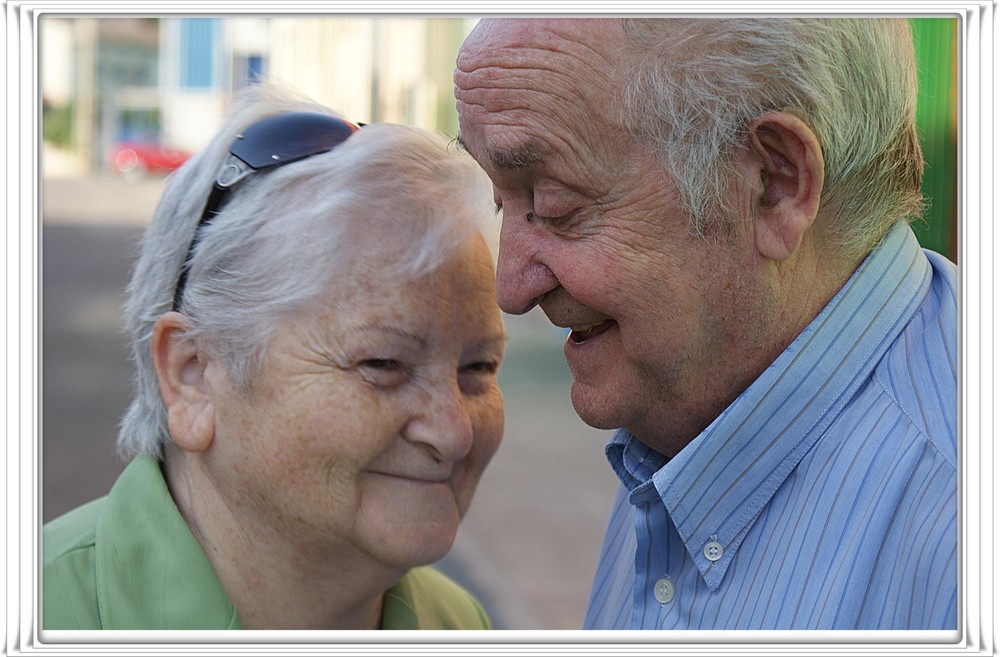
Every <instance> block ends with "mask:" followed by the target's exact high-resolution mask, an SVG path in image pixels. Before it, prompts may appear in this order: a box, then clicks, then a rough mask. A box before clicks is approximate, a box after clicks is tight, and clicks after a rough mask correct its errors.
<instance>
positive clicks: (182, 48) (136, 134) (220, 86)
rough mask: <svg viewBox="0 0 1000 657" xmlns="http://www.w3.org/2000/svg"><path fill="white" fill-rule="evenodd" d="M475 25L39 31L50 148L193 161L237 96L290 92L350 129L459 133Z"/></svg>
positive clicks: (51, 26) (165, 25) (152, 22)
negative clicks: (466, 45)
mask: <svg viewBox="0 0 1000 657" xmlns="http://www.w3.org/2000/svg"><path fill="white" fill-rule="evenodd" d="M473 23H474V20H471V19H465V18H422V17H413V18H408V17H388V18H380V17H347V18H334V17H315V16H310V17H295V16H286V17H280V16H264V17H221V18H220V17H205V18H201V17H193V18H138V17H129V18H89V17H80V18H64V17H56V16H44V17H43V18H42V19H41V22H40V34H41V38H40V45H41V48H42V56H41V64H42V66H41V71H42V76H41V77H42V80H41V82H42V103H43V108H44V124H45V126H44V127H45V130H46V133H45V136H46V142H48V143H50V144H53V145H55V146H58V147H60V148H62V149H63V150H68V151H70V152H71V153H73V154H75V155H76V156H77V159H78V160H79V161H80V163H81V168H82V169H83V172H94V171H97V170H100V169H101V168H102V167H104V166H106V162H107V159H108V153H109V152H110V151H111V150H112V149H113V148H114V147H115V145H116V144H119V143H121V142H123V141H141V142H147V143H158V144H162V145H165V146H170V147H175V148H180V149H182V150H187V151H193V150H197V149H198V148H200V147H201V146H202V145H204V144H205V143H206V142H207V140H208V139H209V138H210V136H211V135H212V134H214V132H215V130H216V129H217V127H218V124H219V122H220V121H221V119H222V117H223V116H224V113H225V107H226V104H227V102H228V100H229V99H230V98H231V96H232V93H233V92H234V91H235V90H237V89H239V88H241V87H243V86H245V85H247V84H252V83H254V82H255V81H258V80H260V79H264V78H267V79H273V80H277V81H280V82H283V83H286V84H288V85H289V86H291V87H292V88H294V89H296V90H298V91H300V92H301V93H303V94H305V95H307V96H309V97H310V98H312V99H314V100H316V101H319V102H321V103H323V104H325V105H328V106H330V107H332V108H334V109H335V110H337V111H339V112H341V113H343V114H344V115H345V116H347V117H348V118H350V119H352V120H355V121H360V122H364V123H369V122H374V121H395V122H402V123H409V124H411V125H417V126H420V127H423V128H426V129H429V130H432V131H436V132H442V133H445V134H454V133H455V132H456V131H457V122H456V118H455V109H454V100H453V98H452V82H451V76H452V71H453V69H454V62H455V53H456V52H457V51H458V46H459V45H460V44H461V42H462V40H463V39H464V38H465V35H466V34H467V33H468V31H469V30H470V29H471V27H472V25H473Z"/></svg>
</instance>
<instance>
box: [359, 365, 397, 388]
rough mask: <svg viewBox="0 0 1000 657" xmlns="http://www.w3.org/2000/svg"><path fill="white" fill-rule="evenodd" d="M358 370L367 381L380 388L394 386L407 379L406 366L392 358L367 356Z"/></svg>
mask: <svg viewBox="0 0 1000 657" xmlns="http://www.w3.org/2000/svg"><path fill="white" fill-rule="evenodd" d="M358 370H359V372H360V373H361V376H362V378H363V379H364V380H365V381H367V382H368V383H370V384H372V385H374V386H377V387H380V388H394V387H396V386H399V385H402V384H403V383H405V382H406V379H407V370H406V366H405V365H404V364H403V363H401V362H400V361H398V360H393V359H391V358H366V359H365V360H363V361H360V362H359V363H358Z"/></svg>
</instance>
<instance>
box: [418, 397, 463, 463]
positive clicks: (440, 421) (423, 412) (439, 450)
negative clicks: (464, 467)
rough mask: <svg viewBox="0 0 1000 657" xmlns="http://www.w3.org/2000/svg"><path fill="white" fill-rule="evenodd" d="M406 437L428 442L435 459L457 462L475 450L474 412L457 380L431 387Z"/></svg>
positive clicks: (419, 441) (423, 442)
mask: <svg viewBox="0 0 1000 657" xmlns="http://www.w3.org/2000/svg"><path fill="white" fill-rule="evenodd" d="M404 436H405V437H406V439H407V440H409V441H410V442H413V443H421V444H424V445H427V446H428V447H429V448H430V449H431V451H432V452H433V453H434V456H435V458H438V459H440V460H442V461H447V462H452V463H454V462H456V461H460V460H461V459H463V458H465V455H466V454H468V453H469V450H471V449H472V440H473V436H474V431H473V427H472V415H471V414H470V413H469V409H468V407H467V405H466V400H465V397H464V396H463V395H462V392H461V390H460V389H459V386H458V381H457V380H452V381H450V382H448V383H447V384H442V385H438V386H435V387H434V388H433V389H432V390H430V395H429V398H427V399H425V403H424V404H423V406H422V408H420V409H418V413H417V415H416V417H414V418H413V419H412V420H411V421H410V422H409V424H408V425H407V427H406V431H405V433H404Z"/></svg>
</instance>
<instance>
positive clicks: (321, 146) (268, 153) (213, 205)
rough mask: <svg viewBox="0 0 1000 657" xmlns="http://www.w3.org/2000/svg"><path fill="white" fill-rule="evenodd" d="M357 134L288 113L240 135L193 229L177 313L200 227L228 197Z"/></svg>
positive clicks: (337, 122)
mask: <svg viewBox="0 0 1000 657" xmlns="http://www.w3.org/2000/svg"><path fill="white" fill-rule="evenodd" d="M357 129H358V126H356V125H354V124H353V123H348V122H347V121H344V120H343V119H339V118H337V117H335V116H330V115H329V114H319V113H316V112H289V113H286V114H278V115H277V116H272V117H269V118H266V119H264V120H262V121H258V122H257V123H254V124H253V125H251V126H250V127H248V128H247V129H245V130H244V131H243V132H241V133H240V134H238V135H237V136H236V139H234V140H233V143H232V144H230V146H229V157H227V158H226V161H225V163H224V164H223V165H222V169H221V171H220V172H219V175H218V176H217V177H216V179H215V185H214V186H213V188H212V193H211V194H210V195H209V197H208V201H207V202H206V203H205V209H204V211H202V213H201V218H200V219H199V220H198V225H197V226H196V227H195V229H194V236H193V237H192V238H191V244H190V246H188V250H187V255H186V256H185V257H184V264H183V265H182V266H181V273H180V277H179V278H178V279H177V285H176V286H175V288H174V306H173V309H174V310H177V309H179V308H180V305H181V299H182V298H183V296H184V287H185V285H186V283H187V277H188V270H189V269H190V267H191V257H192V254H193V253H194V247H195V244H197V243H198V237H199V235H200V233H201V228H202V226H204V225H205V224H207V223H209V222H210V221H211V220H212V219H213V218H214V217H215V216H216V215H217V214H219V212H220V209H221V207H222V203H223V201H225V200H226V199H227V198H228V197H229V195H230V194H231V193H232V190H233V188H235V187H236V186H237V185H239V183H240V182H242V181H243V180H245V179H246V178H247V177H249V176H251V175H252V174H255V173H257V172H260V171H267V170H269V169H276V168H278V167H283V166H285V165H286V164H291V163H292V162H297V161H298V160H302V159H305V158H307V157H310V156H312V155H318V154H319V153H326V152H327V151H330V150H332V149H333V148H334V147H336V146H338V145H339V144H342V143H343V142H344V141H345V140H346V139H347V138H348V137H350V136H351V135H352V134H353V133H354V131H356V130H357Z"/></svg>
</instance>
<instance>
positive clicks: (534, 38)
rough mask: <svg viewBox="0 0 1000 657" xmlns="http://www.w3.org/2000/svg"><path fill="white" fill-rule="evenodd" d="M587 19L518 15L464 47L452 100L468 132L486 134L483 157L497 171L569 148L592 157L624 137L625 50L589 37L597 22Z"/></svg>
mask: <svg viewBox="0 0 1000 657" xmlns="http://www.w3.org/2000/svg"><path fill="white" fill-rule="evenodd" d="M584 22H587V19H577V20H576V21H575V22H574V21H563V22H562V23H560V24H559V25H558V26H557V27H559V28H561V29H558V30H557V29H552V27H551V26H549V27H545V26H541V27H540V26H539V25H538V24H537V23H538V21H533V20H520V21H517V20H515V21H510V22H509V23H507V24H506V25H503V26H501V29H499V30H498V29H497V28H496V27H495V26H492V25H491V26H488V27H487V28H486V29H485V30H482V31H481V32H480V33H478V34H477V33H474V34H473V36H471V37H470V38H469V40H467V41H466V43H465V44H464V45H463V46H462V49H461V51H460V53H459V57H458V61H457V66H456V70H455V97H456V100H457V103H458V109H459V115H460V118H462V119H464V121H463V123H465V125H463V133H466V132H467V130H466V128H474V129H477V130H482V131H483V132H482V135H483V136H484V137H486V142H485V143H483V144H482V146H484V147H486V148H487V149H488V152H487V153H481V154H482V155H486V156H487V157H489V159H490V160H491V162H492V164H493V165H494V166H496V167H497V168H500V169H520V168H522V167H528V166H530V165H531V164H533V163H534V162H537V161H543V160H548V159H549V158H551V157H555V156H557V155H563V156H565V155H568V154H570V153H574V154H575V155H576V156H577V157H579V158H584V159H585V161H591V162H593V161H594V160H595V159H603V158H604V157H605V156H606V154H607V153H608V152H609V149H608V146H609V144H608V143H607V141H608V140H609V139H611V140H613V139H615V138H616V137H615V135H617V134H619V125H620V119H619V116H618V113H617V106H618V103H615V102H614V98H615V95H616V93H617V89H618V80H619V79H620V77H619V76H617V75H616V72H617V71H618V70H619V69H620V67H621V62H620V57H619V55H620V54H621V51H620V47H618V46H611V45H609V42H608V40H607V39H604V38H599V37H592V38H587V33H588V32H592V31H594V30H595V29H596V28H597V27H598V25H597V23H598V21H590V22H589V23H588V24H587V25H586V29H583V27H582V25H581V24H582V23H584ZM599 22H601V23H607V21H599ZM615 24H618V23H617V22H615ZM503 27H512V28H513V29H502V28H503ZM605 27H606V26H605ZM623 46H624V40H622V43H621V47H623ZM469 121H471V124H470V123H469ZM525 133H527V135H526V134H525ZM464 136H471V135H464ZM590 182H596V181H590Z"/></svg>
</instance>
